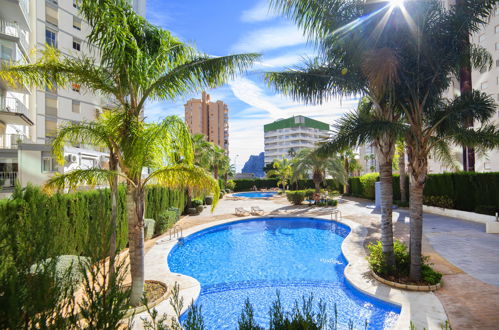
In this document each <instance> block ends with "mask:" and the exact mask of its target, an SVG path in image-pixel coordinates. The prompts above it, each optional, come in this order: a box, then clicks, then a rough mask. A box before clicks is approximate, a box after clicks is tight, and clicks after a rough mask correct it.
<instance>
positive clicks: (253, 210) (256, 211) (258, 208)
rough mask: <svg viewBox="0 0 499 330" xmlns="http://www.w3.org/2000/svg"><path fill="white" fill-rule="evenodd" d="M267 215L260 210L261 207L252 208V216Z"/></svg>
mask: <svg viewBox="0 0 499 330" xmlns="http://www.w3.org/2000/svg"><path fill="white" fill-rule="evenodd" d="M264 213H265V211H264V210H262V209H261V208H260V206H252V207H251V214H252V215H263V214H264Z"/></svg>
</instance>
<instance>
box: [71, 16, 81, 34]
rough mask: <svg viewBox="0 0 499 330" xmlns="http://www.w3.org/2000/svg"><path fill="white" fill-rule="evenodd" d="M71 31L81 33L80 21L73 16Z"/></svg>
mask: <svg viewBox="0 0 499 330" xmlns="http://www.w3.org/2000/svg"><path fill="white" fill-rule="evenodd" d="M73 29H75V30H78V31H81V19H79V18H77V17H76V16H73Z"/></svg>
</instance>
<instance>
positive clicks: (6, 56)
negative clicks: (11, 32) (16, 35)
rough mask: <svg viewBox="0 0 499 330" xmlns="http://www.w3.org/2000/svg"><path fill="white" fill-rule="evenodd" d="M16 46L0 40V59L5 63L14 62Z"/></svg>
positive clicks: (10, 42)
mask: <svg viewBox="0 0 499 330" xmlns="http://www.w3.org/2000/svg"><path fill="white" fill-rule="evenodd" d="M15 54H16V45H15V43H14V42H12V41H7V40H1V39H0V59H2V60H6V61H13V60H15V59H16V58H15V56H16V55H15Z"/></svg>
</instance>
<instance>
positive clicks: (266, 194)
mask: <svg viewBox="0 0 499 330" xmlns="http://www.w3.org/2000/svg"><path fill="white" fill-rule="evenodd" d="M275 195H277V192H257V191H255V192H243V193H237V194H233V195H232V196H235V197H246V198H269V197H274V196H275Z"/></svg>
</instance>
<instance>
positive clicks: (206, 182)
mask: <svg viewBox="0 0 499 330" xmlns="http://www.w3.org/2000/svg"><path fill="white" fill-rule="evenodd" d="M128 117H129V116H128V113H123V114H118V115H115V121H114V122H113V124H114V125H115V127H116V129H117V130H118V131H119V130H121V129H122V128H123V127H126V126H128V124H127V123H126V120H128ZM117 118H119V120H120V121H117V120H116V119H117ZM135 130H136V131H135V134H134V140H133V142H132V143H130V141H128V140H127V139H124V140H120V141H119V149H118V150H117V154H116V155H117V159H118V162H119V167H120V168H121V169H122V172H116V171H112V170H106V169H99V168H92V169H85V170H74V171H71V172H68V173H65V174H61V175H56V176H54V177H53V178H51V179H50V180H49V181H48V182H47V184H46V185H47V186H48V187H56V188H65V187H68V186H69V187H74V186H76V185H79V184H82V183H90V184H94V183H96V182H105V181H106V180H110V179H112V178H115V177H120V178H122V179H123V180H125V181H126V183H127V185H128V190H129V191H131V193H128V194H127V198H126V207H127V212H128V217H129V218H130V217H132V218H133V221H129V222H128V230H129V233H130V232H131V233H133V235H137V236H138V237H136V236H134V237H133V239H134V242H143V241H144V238H143V230H137V229H136V228H134V226H136V225H137V224H141V223H143V222H144V205H145V204H144V202H145V190H146V187H147V185H148V184H151V183H155V184H161V185H164V186H167V187H170V188H175V189H186V188H187V187H189V189H192V190H194V191H195V192H196V193H201V192H209V193H212V194H213V196H214V205H216V203H217V201H218V196H219V195H220V190H219V187H218V182H217V181H216V180H214V179H213V177H212V176H211V175H210V174H209V173H208V172H207V171H206V170H204V169H202V168H200V167H197V166H195V165H193V161H194V152H193V149H192V142H191V136H190V134H189V132H188V130H187V128H186V127H185V124H184V123H183V122H182V121H181V120H180V119H179V118H178V117H167V118H166V119H165V120H164V121H163V122H161V123H160V124H145V123H143V122H139V123H137V126H136V127H135ZM144 168H149V169H150V173H149V174H148V175H147V176H143V174H142V173H143V169H144ZM213 207H214V206H213ZM131 238H132V236H131V235H130V234H129V239H131ZM129 253H130V266H131V267H135V269H139V270H141V273H139V274H137V273H136V274H135V276H139V279H140V280H139V281H134V282H132V294H133V292H143V285H144V284H143V283H144V267H143V262H144V255H143V254H144V249H143V246H136V245H134V244H132V242H129ZM141 286H142V287H141ZM133 298H134V297H133V296H132V297H131V298H130V299H131V300H132V299H133ZM140 298H141V296H140V295H139V296H138V299H139V300H140Z"/></svg>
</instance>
